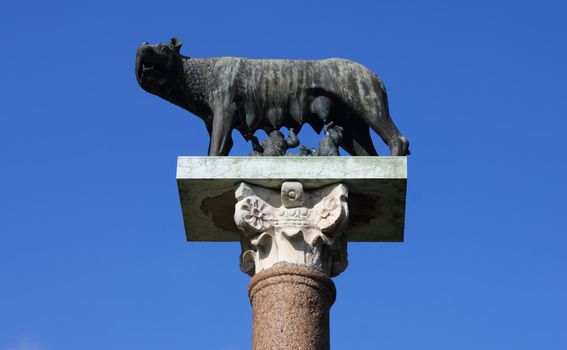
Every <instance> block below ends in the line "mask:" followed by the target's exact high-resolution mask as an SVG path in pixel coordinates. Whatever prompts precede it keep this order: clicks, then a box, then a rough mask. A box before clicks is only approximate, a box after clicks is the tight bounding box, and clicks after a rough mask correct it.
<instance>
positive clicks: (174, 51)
mask: <svg viewBox="0 0 567 350" xmlns="http://www.w3.org/2000/svg"><path fill="white" fill-rule="evenodd" d="M180 49H181V41H180V40H178V39H176V38H172V39H171V42H170V43H169V44H157V45H149V44H148V43H143V44H142V45H140V47H138V50H137V51H136V79H137V80H138V83H139V84H140V86H141V87H142V88H143V89H144V90H146V91H148V92H150V93H152V94H156V95H161V94H164V93H166V92H167V91H169V90H170V89H171V88H172V87H173V86H174V84H175V82H176V81H177V78H178V77H179V76H180V73H181V71H182V69H183V62H182V60H181V55H180V54H179V50H180Z"/></svg>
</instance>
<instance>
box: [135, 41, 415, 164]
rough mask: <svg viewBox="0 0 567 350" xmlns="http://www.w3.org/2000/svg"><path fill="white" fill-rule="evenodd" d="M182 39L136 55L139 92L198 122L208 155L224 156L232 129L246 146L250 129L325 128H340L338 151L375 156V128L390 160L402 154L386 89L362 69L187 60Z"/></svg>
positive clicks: (323, 63) (341, 62) (404, 145)
mask: <svg viewBox="0 0 567 350" xmlns="http://www.w3.org/2000/svg"><path fill="white" fill-rule="evenodd" d="M180 48H181V41H179V40H177V39H175V38H174V39H171V42H170V43H169V44H157V45H149V44H147V43H143V44H142V45H141V46H140V47H139V48H138V50H137V52H136V78H137V80H138V83H139V84H140V86H141V87H142V88H143V89H144V90H146V91H148V92H150V93H152V94H155V95H158V96H160V97H162V98H164V99H165V100H167V101H170V102H172V103H174V104H176V105H178V106H180V107H181V108H184V109H186V110H188V111H189V112H191V113H193V114H194V115H196V116H198V117H200V118H201V119H202V120H203V121H204V122H205V125H206V127H207V130H208V132H209V136H210V143H209V155H210V156H226V155H228V154H229V152H230V149H231V148H232V135H231V133H232V130H233V129H236V130H238V131H240V133H241V134H242V135H243V136H244V137H245V138H246V139H247V140H250V139H251V137H252V136H253V134H254V132H255V131H256V130H264V131H265V132H266V133H267V134H269V133H270V132H272V131H273V130H278V129H280V128H281V127H286V128H288V129H290V128H293V129H295V130H296V131H297V132H299V131H300V130H301V127H302V126H303V124H309V125H311V127H313V129H314V130H315V131H316V132H317V133H320V132H321V129H322V128H323V126H324V125H325V124H326V123H328V122H334V123H335V124H336V125H340V126H342V127H343V128H344V131H343V135H342V136H343V138H342V141H341V147H342V148H344V149H345V150H346V151H347V152H348V153H350V154H351V155H355V156H368V155H377V152H376V149H375V148H374V145H373V144H372V140H371V138H370V129H372V130H374V132H376V133H377V134H378V135H380V137H381V138H382V140H383V141H384V142H385V143H386V144H387V145H388V147H389V149H390V152H391V154H392V155H394V156H405V155H407V154H409V149H408V147H409V143H408V140H407V139H406V138H405V137H404V136H402V134H401V133H400V131H399V130H398V128H397V127H396V125H395V124H394V122H393V121H392V119H391V118H390V113H389V111H388V99H387V96H386V89H385V87H384V84H383V83H382V81H381V80H380V79H379V78H378V77H377V76H376V75H375V74H374V73H372V72H371V71H370V70H369V69H368V68H366V67H364V66H362V65H360V64H358V63H356V62H353V61H349V60H345V59H339V58H331V59H325V60H319V61H305V60H253V59H246V58H236V57H222V58H189V57H185V56H183V55H181V54H180V53H179V51H180Z"/></svg>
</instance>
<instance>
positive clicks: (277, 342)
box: [248, 263, 336, 350]
mask: <svg viewBox="0 0 567 350" xmlns="http://www.w3.org/2000/svg"><path fill="white" fill-rule="evenodd" d="M248 294H249V296H250V303H251V304H252V310H253V311H252V312H253V326H252V329H253V330H252V349H253V350H278V349H281V350H284V349H297V350H299V349H301V350H328V349H329V348H330V338H329V311H330V308H331V305H333V302H334V301H335V296H336V290H335V285H334V283H333V281H332V280H331V279H330V278H329V277H328V276H327V275H326V274H325V273H323V272H321V271H319V270H317V269H315V268H312V267H307V266H300V265H291V264H285V263H284V264H277V265H275V266H273V267H271V268H269V269H267V270H264V271H262V272H259V273H258V274H256V275H254V277H252V279H251V281H250V286H249V288H248Z"/></svg>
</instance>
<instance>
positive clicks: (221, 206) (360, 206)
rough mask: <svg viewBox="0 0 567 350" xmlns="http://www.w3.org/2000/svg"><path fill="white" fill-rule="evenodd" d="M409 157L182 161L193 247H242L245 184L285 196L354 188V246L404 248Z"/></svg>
mask: <svg viewBox="0 0 567 350" xmlns="http://www.w3.org/2000/svg"><path fill="white" fill-rule="evenodd" d="M406 179H407V163H406V157H179V158H178V160H177V185H178V188H179V197H180V200H181V208H182V212H183V222H184V224H185V234H186V236H187V240H188V241H206V242H211V241H216V242H219V241H221V242H222V241H224V242H238V241H239V240H240V231H239V230H238V228H237V227H236V224H235V223H234V220H233V216H234V207H235V205H236V202H237V201H236V199H235V196H234V191H235V190H236V188H237V187H238V186H239V185H240V183H242V182H245V183H247V184H251V185H256V186H260V187H265V188H271V189H275V190H279V189H280V187H281V185H282V183H283V182H285V181H289V180H293V181H298V182H300V183H301V184H302V185H303V187H304V189H305V190H312V189H318V188H321V187H324V186H327V185H332V184H336V183H343V184H345V185H347V186H348V190H349V199H348V206H349V208H350V219H349V225H348V227H347V228H346V231H345V234H346V237H347V240H348V241H349V242H403V240H404V217H405V203H406Z"/></svg>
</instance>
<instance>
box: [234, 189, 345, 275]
mask: <svg viewBox="0 0 567 350" xmlns="http://www.w3.org/2000/svg"><path fill="white" fill-rule="evenodd" d="M347 198H348V189H347V187H346V185H344V184H335V185H329V186H326V187H323V188H319V189H315V190H310V191H305V190H304V189H303V185H302V184H301V183H300V182H297V181H287V182H284V183H283V184H282V186H281V189H280V191H277V190H273V189H268V188H263V187H259V186H254V185H250V184H246V183H241V184H240V185H239V186H238V188H237V190H236V199H237V200H238V202H237V203H236V208H235V213H234V220H235V222H236V225H237V227H238V228H239V229H240V231H241V232H242V237H241V245H242V255H241V269H242V270H243V271H244V272H246V273H248V274H250V275H253V274H254V273H255V272H259V271H262V270H264V269H267V268H269V267H271V266H273V265H274V264H277V263H291V264H299V265H306V266H312V267H315V268H318V269H320V270H322V271H324V272H326V273H327V274H329V275H337V274H339V273H340V272H342V271H343V270H344V269H345V268H346V265H347V260H346V239H345V238H344V237H342V238H340V236H341V234H342V233H343V231H344V229H345V227H346V225H347V223H348V206H347Z"/></svg>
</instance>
